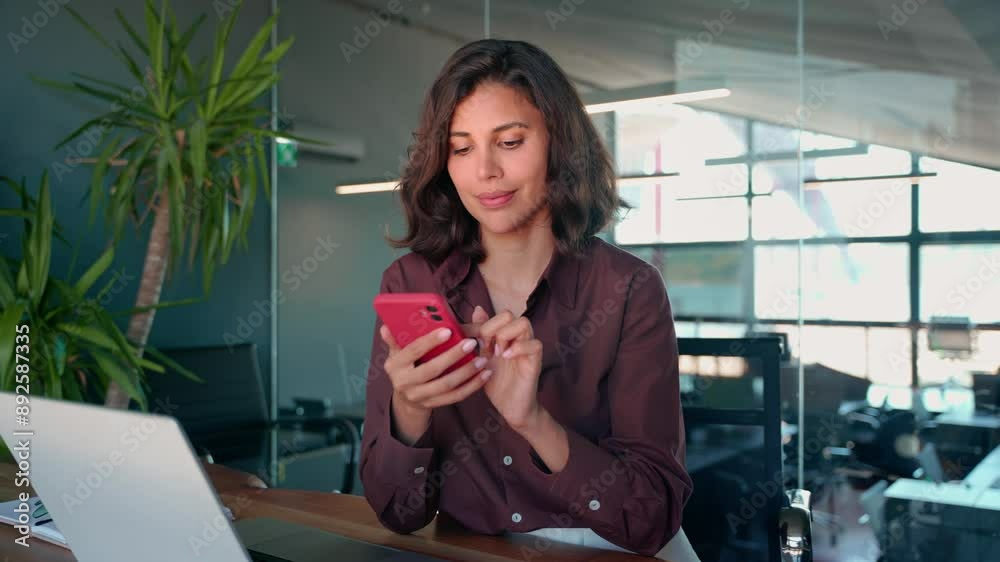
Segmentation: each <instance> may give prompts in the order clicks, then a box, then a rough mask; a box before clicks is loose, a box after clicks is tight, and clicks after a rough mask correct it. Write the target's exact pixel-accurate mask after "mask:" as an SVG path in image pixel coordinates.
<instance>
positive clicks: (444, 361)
mask: <svg viewBox="0 0 1000 562" xmlns="http://www.w3.org/2000/svg"><path fill="white" fill-rule="evenodd" d="M379 335H381V336H382V341H384V342H385V343H386V345H387V346H388V348H389V357H388V358H387V359H386V360H385V364H384V366H383V367H384V368H385V372H386V373H387V374H388V375H389V379H390V381H392V388H393V393H392V415H393V419H394V420H395V422H396V426H397V432H398V435H399V437H402V438H403V439H402V440H404V441H409V443H411V444H412V443H413V442H414V441H416V440H417V438H418V437H420V435H421V434H423V431H424V430H425V429H426V428H427V425H428V424H429V423H430V415H431V410H432V409H434V408H437V407H438V406H445V405H448V404H454V403H455V402H460V401H462V400H465V398H466V397H468V396H469V395H470V394H472V393H473V392H475V391H477V390H479V389H480V388H482V387H483V385H484V384H486V382H487V381H488V380H489V378H490V375H491V374H492V373H491V372H490V370H489V369H487V370H485V371H482V372H480V370H481V369H482V368H483V367H484V366H485V365H486V363H487V360H486V358H485V357H477V358H476V359H475V360H474V361H470V362H469V363H466V364H465V365H462V366H461V367H459V368H458V369H455V370H454V371H452V372H450V373H448V374H447V375H444V376H442V375H441V373H443V372H444V371H445V369H447V368H448V367H451V366H452V365H453V364H454V363H455V362H456V361H458V360H459V359H461V358H462V357H464V356H465V355H466V354H468V353H469V352H471V351H472V350H473V349H475V346H476V340H475V338H465V339H463V340H462V341H460V342H459V343H457V344H456V345H454V346H452V348H451V349H449V350H448V351H446V352H444V353H442V354H441V355H438V356H437V357H435V358H433V359H431V360H430V361H427V362H426V363H423V364H421V365H419V366H418V365H416V364H415V363H416V362H417V360H418V359H420V358H421V357H423V356H424V355H425V354H426V353H427V352H428V351H430V350H432V349H434V348H435V347H437V346H438V345H440V344H441V342H442V341H444V340H447V339H448V337H449V336H450V332H449V331H448V330H447V329H446V328H439V329H437V330H434V331H433V332H430V333H428V334H424V335H423V336H420V337H419V338H417V339H415V340H413V341H412V342H410V343H409V344H408V345H407V346H406V347H404V348H400V347H399V344H397V343H396V340H395V338H393V337H392V333H391V332H390V331H389V328H387V327H386V326H385V325H382V326H381V327H380V328H379Z"/></svg>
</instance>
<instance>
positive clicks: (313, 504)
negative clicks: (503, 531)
mask: <svg viewBox="0 0 1000 562" xmlns="http://www.w3.org/2000/svg"><path fill="white" fill-rule="evenodd" d="M206 470H207V472H208V474H209V477H210V478H211V480H212V485H213V486H215V489H216V490H217V491H218V492H219V496H220V497H221V498H222V502H223V503H224V504H226V506H227V507H229V509H231V510H232V511H233V514H234V515H236V517H237V518H238V519H251V518H254V517H270V518H273V519H282V520H285V521H291V522H295V523H300V524H303V525H308V526H311V527H316V528H319V529H324V530H327V531H330V532H333V533H337V534H339V535H343V536H345V537H350V538H353V539H358V540H362V541H366V542H370V543H375V544H381V545H385V546H390V547H393V548H399V549H401V550H411V551H416V552H422V553H425V554H428V555H431V556H436V557H438V558H443V559H445V560H475V561H485V562H490V561H494V562H506V561H510V560H518V561H522V562H523V561H524V560H526V559H527V558H528V556H526V553H530V552H531V551H530V550H528V549H531V548H538V547H539V546H542V547H544V546H546V545H545V543H544V542H543V543H536V541H535V540H534V537H510V536H495V537H494V536H486V535H479V534H474V533H470V532H469V531H467V530H465V529H463V528H462V526H461V525H460V524H458V523H457V522H455V521H454V520H452V519H451V518H450V517H448V516H447V515H446V514H443V513H442V514H439V515H438V517H437V518H435V520H434V521H433V522H431V524H430V525H428V526H426V527H424V528H423V529H421V530H419V531H417V532H415V533H413V534H410V535H399V534H396V533H394V532H392V531H390V530H388V529H386V528H384V527H382V525H381V524H380V523H379V521H378V518H377V517H376V516H375V512H373V511H372V509H371V507H369V505H368V502H367V501H365V498H363V497H361V496H351V495H341V494H329V493H323V492H308V491H303V490H286V489H281V488H271V489H261V488H254V487H252V486H250V485H249V484H247V481H248V478H255V477H253V476H250V475H248V474H246V473H242V472H239V471H236V470H232V469H228V468H225V467H223V466H219V465H206ZM14 472H16V470H15V469H14V466H13V465H10V464H0V501H8V500H11V499H14V498H15V497H16V491H24V489H23V488H20V489H15V488H14V487H13V482H14V477H13V474H14ZM17 536H18V534H17V531H15V530H14V528H13V527H11V526H9V525H4V524H0V562H8V561H14V560H17V561H19V562H73V561H75V560H76V557H74V556H73V554H72V553H70V552H69V551H68V550H66V549H64V548H60V547H58V546H55V545H51V544H48V543H46V542H45V541H43V540H40V539H34V538H33V539H31V540H30V544H31V547H30V548H27V549H26V548H24V547H22V546H18V545H16V544H14V539H15V538H17ZM522 549H523V551H522ZM539 551H541V549H539ZM534 559H535V560H545V561H549V560H553V561H558V562H561V561H567V562H568V561H585V562H613V561H623V562H624V561H639V560H655V559H653V558H648V557H645V556H638V555H634V554H627V553H624V552H614V551H608V550H598V549H593V548H587V547H582V546H576V545H569V544H560V543H553V542H551V541H550V542H549V543H548V549H547V550H545V551H544V553H543V554H542V555H541V556H538V557H536V558H534Z"/></svg>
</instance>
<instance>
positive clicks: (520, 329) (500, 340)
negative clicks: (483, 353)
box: [496, 316, 534, 355]
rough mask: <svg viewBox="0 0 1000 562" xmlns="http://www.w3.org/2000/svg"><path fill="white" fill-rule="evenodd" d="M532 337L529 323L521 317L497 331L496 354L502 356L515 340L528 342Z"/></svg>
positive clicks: (532, 333)
mask: <svg viewBox="0 0 1000 562" xmlns="http://www.w3.org/2000/svg"><path fill="white" fill-rule="evenodd" d="M533 337H534V332H533V330H532V329H531V321H530V320H528V319H527V318H525V317H524V316H521V317H520V318H518V319H517V320H513V321H512V322H510V323H509V324H507V325H505V326H503V327H501V328H500V329H499V330H497V333H496V341H497V350H498V351H497V353H499V354H501V355H502V354H503V352H504V351H506V349H507V347H509V346H510V343H511V342H513V341H515V340H518V341H521V340H530V339H531V338H533Z"/></svg>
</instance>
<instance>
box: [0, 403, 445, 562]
mask: <svg viewBox="0 0 1000 562" xmlns="http://www.w3.org/2000/svg"><path fill="white" fill-rule="evenodd" d="M28 406H29V408H30V413H29V414H28V420H27V422H28V423H27V425H20V424H18V422H17V419H16V416H15V409H14V408H15V395H14V394H12V393H9V392H0V434H2V436H3V440H4V441H6V443H7V446H8V447H10V448H11V449H12V450H13V449H15V447H18V445H19V442H20V443H23V442H24V441H27V442H28V446H27V448H28V450H29V453H30V456H29V458H28V462H29V464H30V467H29V471H30V477H29V479H30V482H31V485H32V487H33V488H34V490H35V493H36V494H38V496H39V497H40V498H41V500H42V502H43V503H44V505H45V507H46V509H47V510H48V512H49V515H50V516H51V517H52V518H53V520H54V521H55V524H56V526H57V527H58V528H59V530H60V531H61V532H62V534H63V535H64V536H65V537H66V540H67V542H68V543H69V546H70V548H71V550H72V551H73V554H74V555H76V558H77V560H79V561H80V562H117V561H123V562H124V561H129V562H132V561H135V560H142V561H143V562H158V561H163V562H176V561H178V560H186V561H188V560H189V561H197V560H205V561H211V562H230V561H232V562H247V561H255V562H320V561H322V562H327V561H329V560H359V561H368V560H372V561H374V560H378V561H389V560H398V561H401V562H402V561H406V562H410V561H413V562H417V561H433V560H438V559H436V558H431V557H428V556H424V555H421V554H416V553H411V552H405V551H400V550H396V549H392V548H387V547H383V546H379V545H374V544H369V543H365V542H361V541H356V540H353V539H349V538H347V537H342V536H340V535H336V534H334V533H329V532H326V531H322V530H319V529H314V528H311V527H307V526H303V525H296V524H293V523H288V522H284V521H278V520H273V519H248V520H240V521H237V522H236V524H235V527H236V528H235V530H234V528H233V525H232V524H231V523H230V521H229V518H228V517H227V515H226V513H225V512H224V510H223V505H222V503H221V502H220V501H219V498H218V496H217V495H216V493H215V490H214V489H213V488H212V486H211V485H210V484H209V480H208V478H207V477H206V475H205V472H204V471H203V470H202V467H201V463H200V462H199V461H198V460H197V459H196V457H195V454H194V452H193V450H192V447H191V444H190V443H189V442H188V440H187V437H186V436H185V434H184V432H183V430H182V429H181V427H180V426H179V425H178V424H177V421H176V420H175V419H174V418H172V417H168V416H163V415H158V414H146V413H141V412H134V411H125V410H114V409H109V408H104V407H101V406H94V405H87V404H79V403H74V402H67V401H61V400H52V399H45V398H36V397H29V404H28Z"/></svg>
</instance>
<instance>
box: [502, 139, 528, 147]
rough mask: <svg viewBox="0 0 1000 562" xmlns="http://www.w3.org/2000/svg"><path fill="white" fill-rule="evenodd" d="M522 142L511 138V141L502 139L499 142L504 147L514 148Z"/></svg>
mask: <svg viewBox="0 0 1000 562" xmlns="http://www.w3.org/2000/svg"><path fill="white" fill-rule="evenodd" d="M522 142H524V140H522V139H518V140H512V141H503V142H501V143H500V144H502V145H503V147H504V148H516V147H517V146H519V145H520V144H521V143H522Z"/></svg>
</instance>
